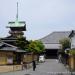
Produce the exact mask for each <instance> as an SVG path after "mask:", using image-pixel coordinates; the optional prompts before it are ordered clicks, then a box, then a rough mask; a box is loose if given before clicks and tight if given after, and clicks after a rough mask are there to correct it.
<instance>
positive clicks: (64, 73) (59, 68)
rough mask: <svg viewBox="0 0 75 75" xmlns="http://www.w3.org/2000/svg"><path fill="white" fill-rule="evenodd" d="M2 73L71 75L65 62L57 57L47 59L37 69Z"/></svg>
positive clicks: (7, 74)
mask: <svg viewBox="0 0 75 75" xmlns="http://www.w3.org/2000/svg"><path fill="white" fill-rule="evenodd" d="M0 75H71V74H70V73H69V71H68V70H67V69H66V68H65V67H64V65H63V64H61V63H58V61H57V59H47V60H46V61H45V62H44V63H40V64H39V65H37V67H36V70H35V71H33V70H32V68H31V69H29V70H23V71H15V72H8V73H1V74H0Z"/></svg>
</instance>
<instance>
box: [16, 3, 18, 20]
mask: <svg viewBox="0 0 75 75" xmlns="http://www.w3.org/2000/svg"><path fill="white" fill-rule="evenodd" d="M16 20H18V2H17V14H16Z"/></svg>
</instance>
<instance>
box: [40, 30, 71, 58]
mask: <svg viewBox="0 0 75 75" xmlns="http://www.w3.org/2000/svg"><path fill="white" fill-rule="evenodd" d="M70 34H71V31H59V32H53V33H51V34H49V35H47V36H45V37H44V38H42V39H40V40H41V41H42V42H43V44H44V46H45V49H46V56H47V57H57V52H58V50H60V49H61V44H60V43H59V40H61V39H64V38H69V35H70Z"/></svg>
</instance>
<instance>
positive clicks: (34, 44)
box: [26, 40, 45, 61]
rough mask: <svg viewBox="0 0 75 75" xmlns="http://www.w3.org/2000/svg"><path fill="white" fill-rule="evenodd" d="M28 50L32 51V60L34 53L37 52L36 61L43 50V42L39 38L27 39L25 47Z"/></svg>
mask: <svg viewBox="0 0 75 75" xmlns="http://www.w3.org/2000/svg"><path fill="white" fill-rule="evenodd" d="M26 50H27V51H29V52H32V60H34V55H35V54H37V57H38V58H37V61H38V60H39V54H40V53H42V52H43V51H44V50H45V47H44V45H43V43H42V42H41V41H39V40H35V41H32V40H31V41H29V46H28V48H27V49H26Z"/></svg>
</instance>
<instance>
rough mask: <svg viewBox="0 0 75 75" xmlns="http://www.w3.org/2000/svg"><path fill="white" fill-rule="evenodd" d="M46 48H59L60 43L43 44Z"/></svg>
mask: <svg viewBox="0 0 75 75" xmlns="http://www.w3.org/2000/svg"><path fill="white" fill-rule="evenodd" d="M44 46H45V48H46V49H60V48H61V44H44Z"/></svg>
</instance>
